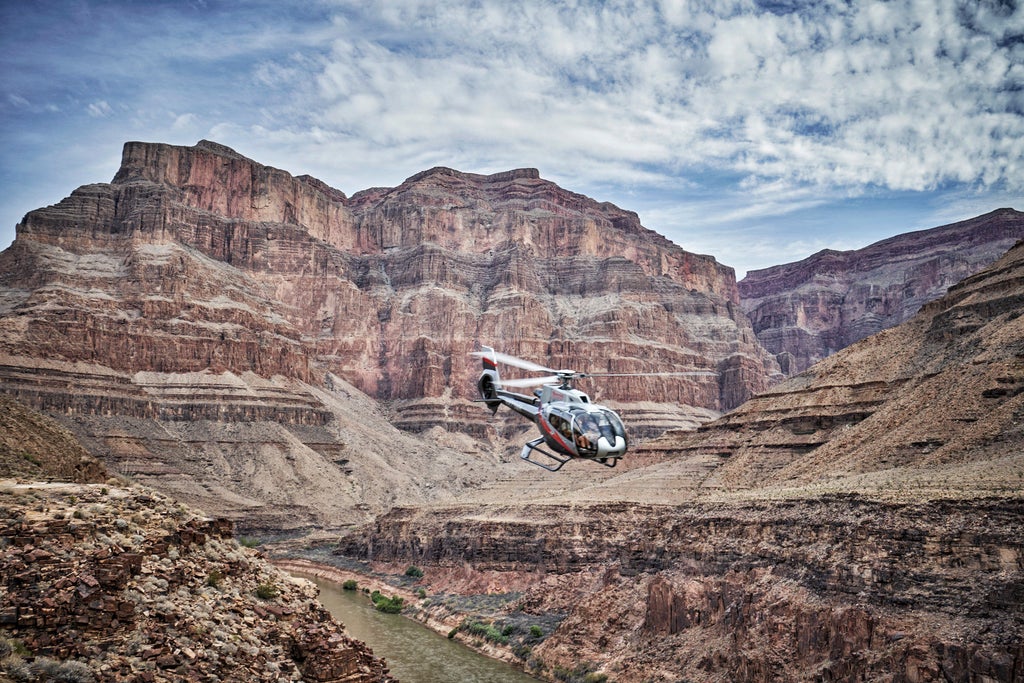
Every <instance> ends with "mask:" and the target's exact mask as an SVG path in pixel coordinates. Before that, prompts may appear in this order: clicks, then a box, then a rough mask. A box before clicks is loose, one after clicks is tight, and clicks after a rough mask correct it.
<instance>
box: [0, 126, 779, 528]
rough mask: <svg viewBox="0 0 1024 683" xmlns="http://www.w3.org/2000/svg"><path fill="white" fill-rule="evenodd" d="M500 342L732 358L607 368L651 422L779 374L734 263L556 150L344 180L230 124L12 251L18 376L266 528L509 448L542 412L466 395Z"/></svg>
mask: <svg viewBox="0 0 1024 683" xmlns="http://www.w3.org/2000/svg"><path fill="white" fill-rule="evenodd" d="M481 342H483V343H490V344H492V345H495V346H498V347H501V348H502V350H503V351H507V352H509V353H513V354H517V355H521V356H525V357H529V358H530V359H532V360H535V361H537V362H541V363H545V364H548V365H552V366H555V367H564V366H572V367H574V368H576V369H579V370H589V371H615V372H631V371H649V370H657V371H664V370H672V369H687V370H689V369H710V370H714V371H716V372H718V373H719V374H718V375H717V376H708V377H688V378H671V379H668V378H665V377H657V376H653V377H642V378H616V379H613V380H610V381H608V382H604V383H602V384H600V385H598V386H594V387H589V386H588V387H585V388H587V389H589V390H591V391H593V392H594V394H595V396H594V398H595V399H598V400H608V399H612V400H614V401H616V405H617V407H619V408H620V409H621V410H622V411H623V413H624V414H625V417H626V418H627V420H629V421H630V423H631V425H634V434H635V435H637V436H650V435H654V434H657V433H660V431H663V430H664V429H665V428H668V427H693V426H695V425H697V424H699V423H701V422H705V421H707V420H708V419H710V418H712V417H714V416H716V415H717V414H719V411H721V410H725V409H729V408H732V407H735V406H736V405H739V404H740V403H741V402H742V401H744V400H745V399H746V398H748V397H749V396H751V395H752V394H754V393H757V392H759V391H763V390H764V389H765V388H767V387H768V386H769V385H770V383H771V382H772V381H774V379H776V378H779V377H781V375H780V374H779V371H778V367H777V365H776V364H775V361H774V359H773V358H772V357H771V356H770V355H769V354H767V353H766V352H765V351H764V350H763V349H762V348H761V347H760V345H759V344H758V343H757V340H756V339H755V337H754V335H753V330H752V329H751V327H750V324H749V322H748V320H747V319H746V317H745V316H744V315H743V314H742V312H741V311H740V310H739V298H738V294H737V291H736V284H735V278H734V275H733V271H732V270H731V269H730V268H727V267H725V266H722V265H720V264H718V263H716V262H715V260H714V259H713V258H711V257H710V256H701V255H696V254H691V253H688V252H686V251H683V250H682V249H680V248H679V247H677V246H675V245H674V244H672V243H670V242H669V241H668V240H666V239H664V238H662V237H661V236H659V235H657V234H655V233H653V232H651V231H650V230H647V229H645V228H643V227H642V226H641V225H640V222H639V220H638V218H637V216H636V214H633V213H631V212H628V211H623V210H622V209H619V208H617V207H615V206H612V205H611V204H607V203H599V202H596V201H594V200H592V199H589V198H587V197H584V196H582V195H578V194H574V193H572V192H568V191H566V190H564V189H562V188H560V187H558V186H556V185H554V184H553V183H551V182H549V181H546V180H543V179H542V178H540V177H539V174H538V173H537V171H536V170H533V169H519V170H516V171H510V172H507V173H499V174H494V175H486V176H485V175H475V174H469V173H461V172H458V171H454V170H452V169H446V168H435V169H431V170H429V171H425V172H423V173H420V174H418V175H415V176H413V177H411V178H409V179H408V180H407V181H405V182H404V183H402V184H401V185H399V186H398V187H395V188H376V189H371V190H366V191H363V192H359V193H356V194H355V195H353V196H352V197H347V196H346V195H345V194H343V193H341V192H339V191H337V190H334V189H332V188H330V187H328V186H327V185H325V184H324V183H322V182H320V181H318V180H316V179H314V178H310V177H308V176H292V175H290V174H289V173H287V172H285V171H282V170H279V169H275V168H270V167H267V166H263V165H261V164H258V163H256V162H254V161H252V160H250V159H247V158H245V157H243V156H241V155H239V154H238V153H236V152H234V151H233V150H231V149H228V148H226V147H224V146H222V145H218V144H216V143H213V142H208V141H202V142H200V143H198V144H197V145H196V146H194V147H177V146H172V145H164V144H150V143H141V142H130V143H127V144H126V145H125V147H124V153H123V158H122V164H121V168H120V169H119V170H118V172H117V174H116V176H115V177H114V179H113V181H112V182H111V183H97V184H92V185H85V186H83V187H80V188H78V189H77V190H75V191H74V192H73V193H72V194H71V195H70V196H69V197H67V198H65V199H64V200H62V201H61V202H59V203H58V204H55V205H53V206H49V207H45V208H42V209H38V210H36V211H32V212H30V213H29V214H28V215H26V216H25V218H24V220H23V221H22V222H21V223H20V224H19V225H18V233H17V239H16V240H15V242H14V244H12V245H11V247H10V248H9V249H7V250H6V251H5V252H3V253H2V254H0V390H2V392H3V393H5V394H7V395H11V396H13V397H16V398H18V399H20V400H21V401H23V402H24V403H25V404H27V405H29V406H31V407H33V408H36V409H39V410H42V411H44V412H46V413H48V414H50V415H52V416H54V417H56V418H58V419H59V420H61V421H62V423H63V424H64V425H65V426H66V427H67V428H68V429H70V430H71V431H72V432H73V433H74V434H75V435H76V436H78V437H79V438H80V439H81V440H82V442H83V443H84V444H85V446H86V447H87V448H88V449H89V450H90V451H91V452H92V453H94V454H96V455H97V456H99V457H100V458H101V459H102V460H103V461H104V462H105V463H106V464H107V465H108V467H109V468H110V469H112V470H113V471H116V472H121V473H124V474H128V475H130V476H133V477H135V478H136V479H138V480H140V481H143V482H145V483H147V484H150V485H153V486H156V487H158V488H161V489H162V490H165V491H167V492H170V493H173V494H174V495H175V496H178V497H180V498H182V499H183V500H186V501H189V502H191V503H194V504H196V505H198V506H199V507H202V508H203V509H206V510H209V511H210V512H211V513H215V514H223V515H227V516H229V517H230V518H232V519H234V520H236V521H237V522H238V523H239V524H244V525H246V526H247V527H248V528H250V529H252V530H259V529H262V530H271V529H277V530H287V531H302V530H308V529H310V528H314V527H338V526H344V525H345V524H349V523H352V522H353V521H363V520H365V519H368V518H369V516H370V515H372V514H373V513H375V512H379V511H382V510H385V509H387V508H388V507H389V506H390V505H391V504H392V503H393V502H394V501H395V500H402V501H405V502H408V503H413V504H415V503H421V502H429V501H432V500H445V499H447V498H450V497H452V496H455V495H458V494H460V493H461V492H463V491H465V490H467V489H468V488H471V487H474V486H476V485H478V484H479V483H480V482H482V481H484V480H486V479H488V478H489V477H490V476H492V472H493V471H494V468H495V467H496V466H498V465H499V459H500V458H501V457H502V456H501V455H500V453H498V454H494V453H492V450H493V449H492V448H491V447H489V446H486V445H479V444H478V443H476V442H473V441H471V440H472V439H476V440H479V439H490V440H492V441H493V442H495V443H500V440H499V437H500V436H502V435H503V434H506V433H508V432H509V431H516V430H518V429H519V426H520V425H519V423H518V422H510V423H508V424H507V426H506V424H505V423H501V422H497V423H493V422H491V421H489V420H488V418H489V414H488V413H487V411H486V410H481V409H480V407H479V406H478V405H475V404H473V403H471V402H469V400H468V399H469V398H471V397H472V395H473V393H474V391H475V389H474V380H475V376H476V374H477V372H478V367H477V366H478V361H476V360H475V359H473V358H471V357H470V356H469V355H468V354H469V352H470V351H471V350H473V349H474V348H475V346H476V345H477V344H478V343H481ZM367 396H369V398H367ZM651 397H656V398H657V400H658V401H660V402H659V403H656V404H654V403H651V402H650V399H651ZM371 399H373V400H371ZM374 400H380V401H385V402H386V403H385V406H386V411H387V412H386V414H385V412H384V411H383V410H382V409H381V408H379V407H378V405H377V404H376V403H375V402H374ZM393 425H397V426H398V427H400V428H403V429H405V430H406V431H407V432H425V431H430V430H433V431H432V432H431V434H430V435H429V440H427V441H423V440H420V439H417V438H414V437H413V436H411V434H409V433H405V432H399V431H397V430H396V429H394V426H393ZM474 444H475V445H474ZM446 445H447V446H453V447H454V448H446V447H445V446H446ZM453 473H454V474H453Z"/></svg>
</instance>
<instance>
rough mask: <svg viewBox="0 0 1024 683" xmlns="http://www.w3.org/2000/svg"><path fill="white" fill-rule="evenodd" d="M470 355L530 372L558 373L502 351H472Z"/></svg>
mask: <svg viewBox="0 0 1024 683" xmlns="http://www.w3.org/2000/svg"><path fill="white" fill-rule="evenodd" d="M469 355H471V356H477V357H478V358H490V359H492V360H494V361H496V362H498V363H504V364H505V365H511V366H512V367H514V368H520V369H522V370H529V371H530V372H558V370H555V369H553V368H548V367H545V366H543V365H539V364H537V363H532V362H530V361H528V360H523V359H522V358H516V357H515V356H510V355H508V354H507V353H502V352H500V351H492V352H488V351H472V352H470V354H469Z"/></svg>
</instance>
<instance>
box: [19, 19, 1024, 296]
mask: <svg viewBox="0 0 1024 683" xmlns="http://www.w3.org/2000/svg"><path fill="white" fill-rule="evenodd" d="M1022 35H1024V9H1022V8H1021V7H1019V6H1017V2H1016V1H1012V2H1008V1H1005V0H1002V1H1000V0H967V1H964V2H953V1H952V0H921V1H912V0H895V1H893V2H868V1H861V0H848V1H847V0H843V1H838V0H837V1H825V2H798V1H796V0H774V1H768V0H765V1H761V2H758V1H756V0H694V1H690V2H687V1H684V0H665V1H663V2H613V1H606V2H601V1H598V0H594V1H591V2H588V1H583V0H581V1H577V2H572V1H568V2H540V1H536V2H510V1H508V0H473V1H469V0H466V1H462V0H449V1H445V2H422V1H417V0H395V1H384V2H372V3H367V2H362V1H360V2H348V1H347V0H334V1H330V2H327V1H323V2H318V1H316V0H313V1H309V2H283V1H277V0H252V1H248V2H241V1H240V2H219V1H215V0H204V1H200V0H193V1H188V2H184V1H182V2H172V1H169V0H166V1H162V2H161V1H156V2H153V1H139V2H131V1H128V0H119V1H100V0H79V1H61V0H54V1H52V2H42V1H40V2H11V1H6V0H0V135H2V138H0V183H2V193H0V197H2V199H0V248H3V247H6V246H7V245H8V244H9V243H10V241H11V240H12V239H13V238H14V226H15V224H16V223H17V222H18V221H19V220H20V219H21V217H22V216H23V215H24V214H25V213H26V212H27V211H29V210H31V209H34V208H38V207H41V206H46V205H48V204H53V203H56V202H57V201H59V200H60V199H62V198H64V197H65V196H67V195H68V194H70V193H71V191H72V190H73V189H75V188H76V187H78V186H79V185H83V184H86V183H93V182H109V181H110V180H111V179H112V178H113V176H114V173H115V172H116V170H117V167H118V164H119V162H120V154H121V147H122V145H123V143H124V142H125V141H128V140H145V141H151V142H167V143H172V144H182V145H191V144H195V143H196V142H197V141H198V140H200V139H204V138H205V139H210V140H215V141H217V142H220V143H223V144H226V145H228V146H230V147H232V148H234V149H235V150H237V151H238V152H240V153H241V154H244V155H245V156H248V157H250V158H252V159H255V160H256V161H259V162H261V163H265V164H268V165H271V166H276V167H278V168H282V169H284V170H287V171H289V172H291V173H293V174H296V175H298V174H303V173H309V174H311V175H313V176H316V177H317V178H320V179H321V180H323V181H324V182H326V183H327V184H329V185H331V186H332V187H335V188H337V189H340V190H342V191H344V192H346V193H347V194H349V195H351V194H353V193H355V192H356V191H358V190H361V189H365V188H367V187H373V186H393V185H397V184H399V183H400V182H401V181H402V180H404V179H405V178H407V177H409V176H411V175H413V174H414V173H417V172H419V171H421V170H424V169H427V168H430V167H432V166H438V165H442V166H451V167H453V168H457V169H460V170H463V171H469V172H475V173H492V172H497V171H502V170H507V169H511V168H518V167H536V168H539V169H540V172H541V176H542V177H544V178H547V179H549V180H552V181H554V182H556V183H558V184H559V185H561V186H563V187H565V188H567V189H570V190H573V191H576V192H581V193H584V194H587V195H589V196H591V197H593V198H595V199H597V200H599V201H611V202H613V203H615V204H617V205H619V206H621V207H623V208H626V209H630V210H633V211H636V212H637V213H639V214H640V219H641V221H642V222H643V224H644V225H645V226H646V227H648V228H651V229H653V230H656V231H658V232H660V233H662V234H664V235H666V236H667V237H669V238H670V239H672V240H673V241H674V242H676V243H677V244H679V245H680V246H682V247H683V248H685V249H688V250H690V251H695V252H699V253H708V254H713V255H714V256H715V257H716V258H717V259H718V260H719V261H720V262H722V263H725V264H727V265H730V266H732V267H734V268H736V270H737V275H738V276H740V277H741V276H742V275H743V273H744V272H746V271H747V270H749V269H755V268H762V267H767V266H769V265H774V264H779V263H785V262H789V261H794V260H798V259H800V258H804V257H806V256H808V255H810V254H812V253H814V252H816V251H818V250H820V249H823V248H826V247H827V248H833V249H851V248H858V247H862V246H865V245H867V244H869V243H871V242H874V241H877V240H879V239H883V238H885V237H888V236H891V235H894V234H897V233H900V232H906V231H909V230H917V229H922V228H929V227H934V226H937V225H942V224H945V223H949V222H952V221H956V220H961V219H964V218H969V217H972V216H975V215H978V214H981V213H985V212H987V211H990V210H992V209H995V208H999V207H1003V206H1012V207H1014V208H1016V209H1019V210H1024V201H1022V198H1024V85H1022V84H1024V39H1022V38H1021V36H1022Z"/></svg>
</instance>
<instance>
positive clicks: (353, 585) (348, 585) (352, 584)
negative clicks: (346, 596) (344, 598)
mask: <svg viewBox="0 0 1024 683" xmlns="http://www.w3.org/2000/svg"><path fill="white" fill-rule="evenodd" d="M341 587H342V589H343V590H347V591H354V590H355V589H357V588H359V582H358V581H356V580H355V579H349V580H348V581H346V582H345V583H343V584H341Z"/></svg>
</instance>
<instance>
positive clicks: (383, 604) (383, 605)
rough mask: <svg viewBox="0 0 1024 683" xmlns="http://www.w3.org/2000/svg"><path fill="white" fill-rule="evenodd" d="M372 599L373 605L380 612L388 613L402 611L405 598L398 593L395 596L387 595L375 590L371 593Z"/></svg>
mask: <svg viewBox="0 0 1024 683" xmlns="http://www.w3.org/2000/svg"><path fill="white" fill-rule="evenodd" d="M370 600H372V601H373V606H374V607H375V608H376V609H377V610H378V611H380V612H384V613H386V614H398V613H399V612H401V611H402V606H403V603H404V602H405V599H404V598H400V597H398V596H397V595H396V596H394V597H390V598H389V597H387V596H386V595H382V594H381V592H380V591H373V593H371V594H370Z"/></svg>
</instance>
